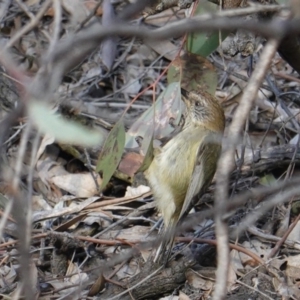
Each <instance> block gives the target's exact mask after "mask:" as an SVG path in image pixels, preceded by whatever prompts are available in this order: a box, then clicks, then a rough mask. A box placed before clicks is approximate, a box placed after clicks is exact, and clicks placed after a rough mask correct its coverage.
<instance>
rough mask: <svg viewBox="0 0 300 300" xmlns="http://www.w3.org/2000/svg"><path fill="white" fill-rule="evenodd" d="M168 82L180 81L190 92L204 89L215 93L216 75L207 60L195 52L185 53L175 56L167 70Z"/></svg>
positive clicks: (212, 93)
mask: <svg viewBox="0 0 300 300" xmlns="http://www.w3.org/2000/svg"><path fill="white" fill-rule="evenodd" d="M167 78H168V83H169V84H170V83H172V82H181V87H182V88H184V89H185V90H187V91H189V92H191V91H194V92H197V91H199V90H205V91H207V92H208V93H210V94H211V95H215V92H216V88H217V84H218V76H217V72H216V70H215V67H214V66H213V65H212V64H211V62H210V61H209V60H207V59H206V58H203V57H201V56H199V55H197V54H193V53H186V54H184V55H183V56H181V57H177V58H176V59H175V60H174V61H173V62H172V64H171V66H170V68H169V70H168V75H167Z"/></svg>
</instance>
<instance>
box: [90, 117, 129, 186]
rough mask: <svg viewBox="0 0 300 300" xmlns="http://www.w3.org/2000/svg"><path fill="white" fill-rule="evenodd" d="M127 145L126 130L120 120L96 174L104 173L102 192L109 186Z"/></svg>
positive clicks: (98, 163)
mask: <svg viewBox="0 0 300 300" xmlns="http://www.w3.org/2000/svg"><path fill="white" fill-rule="evenodd" d="M124 145H125V128H124V125H123V121H122V120H120V121H119V122H118V123H116V125H115V126H114V127H113V129H112V130H111V131H110V133H109V135H108V136H107V139H106V141H105V143H104V146H103V148H102V151H101V153H100V155H99V158H98V162H97V166H96V172H100V173H102V184H101V190H102V189H103V188H104V187H105V186H106V185H107V184H108V182H109V180H110V179H111V177H112V175H113V174H114V172H115V171H116V169H117V167H118V165H119V163H120V160H121V157H122V154H123V150H124Z"/></svg>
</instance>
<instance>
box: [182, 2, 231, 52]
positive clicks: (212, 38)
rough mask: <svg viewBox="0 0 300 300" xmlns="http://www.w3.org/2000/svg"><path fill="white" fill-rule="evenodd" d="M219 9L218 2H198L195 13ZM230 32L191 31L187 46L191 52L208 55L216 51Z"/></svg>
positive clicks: (211, 11) (200, 13)
mask: <svg viewBox="0 0 300 300" xmlns="http://www.w3.org/2000/svg"><path fill="white" fill-rule="evenodd" d="M218 10H219V7H218V6H217V5H216V4H213V3H211V2H207V1H205V3H203V2H202V1H201V3H199V4H198V6H197V8H196V12H195V15H198V16H199V15H202V14H206V13H208V12H209V13H214V12H217V11H218ZM227 36H228V33H225V32H207V33H205V32H204V33H191V34H189V35H188V37H187V43H186V48H187V50H188V51H189V52H191V53H194V54H198V55H201V56H202V57H207V56H208V55H210V54H211V53H212V52H214V51H215V50H216V49H217V48H218V47H219V45H220V41H221V42H222V41H223V40H224V39H225V38H226V37H227Z"/></svg>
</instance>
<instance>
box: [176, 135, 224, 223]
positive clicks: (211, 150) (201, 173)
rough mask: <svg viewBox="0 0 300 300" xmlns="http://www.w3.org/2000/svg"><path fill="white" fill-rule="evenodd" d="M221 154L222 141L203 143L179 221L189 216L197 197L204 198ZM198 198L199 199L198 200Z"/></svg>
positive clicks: (210, 139) (210, 140)
mask: <svg viewBox="0 0 300 300" xmlns="http://www.w3.org/2000/svg"><path fill="white" fill-rule="evenodd" d="M220 152H221V144H220V141H218V140H217V139H216V141H212V138H211V137H209V140H208V141H207V142H205V141H203V142H202V143H201V145H200V146H199V149H198V152H197V159H196V163H195V166H194V170H193V173H192V178H191V182H190V185H189V187H188V190H187V193H186V196H185V199H184V203H183V206H182V209H181V212H180V215H179V218H178V220H180V219H181V218H182V216H183V215H185V214H187V213H188V212H189V211H190V210H191V209H192V207H193V205H194V203H193V199H194V198H195V196H198V197H200V196H202V195H203V193H204V192H205V190H206V189H207V187H208V186H209V185H210V183H211V181H212V179H213V177H214V174H215V171H216V167H217V161H218V157H219V155H220ZM198 197H197V199H198Z"/></svg>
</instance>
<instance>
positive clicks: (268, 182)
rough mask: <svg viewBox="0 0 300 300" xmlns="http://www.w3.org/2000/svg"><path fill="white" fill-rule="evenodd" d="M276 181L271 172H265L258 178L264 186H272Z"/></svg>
mask: <svg viewBox="0 0 300 300" xmlns="http://www.w3.org/2000/svg"><path fill="white" fill-rule="evenodd" d="M276 182H277V180H276V178H275V177H274V175H273V174H272V173H269V174H266V175H265V176H263V177H261V178H260V179H259V183H260V184H261V185H264V186H272V185H274V184H275V183H276Z"/></svg>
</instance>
